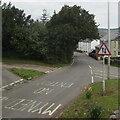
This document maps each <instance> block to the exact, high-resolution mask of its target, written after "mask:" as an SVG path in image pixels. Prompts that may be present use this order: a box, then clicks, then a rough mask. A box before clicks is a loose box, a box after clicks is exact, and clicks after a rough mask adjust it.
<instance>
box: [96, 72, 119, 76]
mask: <svg viewBox="0 0 120 120" xmlns="http://www.w3.org/2000/svg"><path fill="white" fill-rule="evenodd" d="M94 74H96V75H100V76H103V74H101V73H94ZM105 76H107V73H105ZM110 76H113V77H118V76H116V75H111V74H110Z"/></svg>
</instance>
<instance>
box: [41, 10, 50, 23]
mask: <svg viewBox="0 0 120 120" xmlns="http://www.w3.org/2000/svg"><path fill="white" fill-rule="evenodd" d="M40 19H41V20H42V22H43V23H44V24H46V22H47V21H48V20H49V16H48V14H47V10H46V9H44V10H43V14H42V17H41V18H40Z"/></svg>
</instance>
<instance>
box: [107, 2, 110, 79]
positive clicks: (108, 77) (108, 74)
mask: <svg viewBox="0 0 120 120" xmlns="http://www.w3.org/2000/svg"><path fill="white" fill-rule="evenodd" d="M108 49H109V50H110V10H109V0H108ZM107 79H110V56H108V73H107Z"/></svg>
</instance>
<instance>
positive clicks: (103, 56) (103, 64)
mask: <svg viewBox="0 0 120 120" xmlns="http://www.w3.org/2000/svg"><path fill="white" fill-rule="evenodd" d="M104 94H105V56H103V95H104Z"/></svg>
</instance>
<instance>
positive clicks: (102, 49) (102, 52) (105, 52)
mask: <svg viewBox="0 0 120 120" xmlns="http://www.w3.org/2000/svg"><path fill="white" fill-rule="evenodd" d="M97 55H103V95H104V94H105V55H107V56H110V55H111V53H110V51H109V50H108V48H107V46H106V44H105V43H103V44H102V45H101V46H100V49H99V50H98V53H97Z"/></svg>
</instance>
